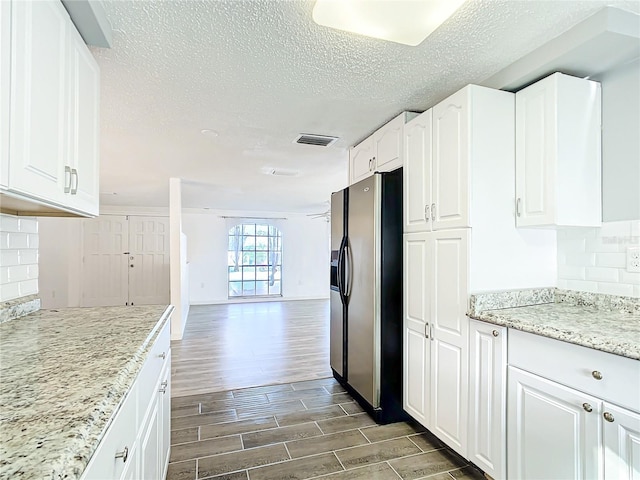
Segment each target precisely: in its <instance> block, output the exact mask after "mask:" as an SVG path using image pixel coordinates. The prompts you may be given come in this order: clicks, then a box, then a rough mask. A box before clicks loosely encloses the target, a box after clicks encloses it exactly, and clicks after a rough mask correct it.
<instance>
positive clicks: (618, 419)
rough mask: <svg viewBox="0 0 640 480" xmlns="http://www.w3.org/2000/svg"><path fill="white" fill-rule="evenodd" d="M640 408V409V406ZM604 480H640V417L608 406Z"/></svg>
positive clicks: (605, 412)
mask: <svg viewBox="0 0 640 480" xmlns="http://www.w3.org/2000/svg"><path fill="white" fill-rule="evenodd" d="M639 407H640V405H639ZM602 418H603V419H604V422H603V425H604V428H603V432H604V478H605V479H608V478H628V479H634V480H637V479H638V478H640V415H639V414H638V413H635V412H632V411H631V410H627V409H626V408H622V407H617V406H615V405H611V404H609V403H605V404H604V407H603V413H602Z"/></svg>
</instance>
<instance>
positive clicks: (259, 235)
mask: <svg viewBox="0 0 640 480" xmlns="http://www.w3.org/2000/svg"><path fill="white" fill-rule="evenodd" d="M227 264H228V268H229V298H232V297H253V296H256V297H257V296H268V295H278V296H281V295H282V279H281V278H282V277H281V273H282V234H281V233H280V230H278V229H277V228H276V227H274V226H272V225H266V224H261V223H243V224H242V225H236V226H235V227H232V228H231V229H230V230H229V250H228V262H227Z"/></svg>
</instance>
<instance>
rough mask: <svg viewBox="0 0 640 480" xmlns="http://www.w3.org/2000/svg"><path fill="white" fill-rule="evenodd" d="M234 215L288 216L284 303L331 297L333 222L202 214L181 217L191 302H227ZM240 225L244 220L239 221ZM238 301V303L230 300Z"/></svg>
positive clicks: (291, 216) (283, 226)
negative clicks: (230, 227) (230, 223)
mask: <svg viewBox="0 0 640 480" xmlns="http://www.w3.org/2000/svg"><path fill="white" fill-rule="evenodd" d="M222 216H233V217H285V218H287V220H279V221H278V227H279V228H280V230H281V232H282V249H283V251H282V299H308V298H328V297H329V248H330V247H329V236H330V224H329V223H327V222H326V221H325V220H324V219H322V218H320V219H311V218H309V217H307V216H306V215H303V214H289V213H284V214H283V213H277V212H270V213H268V214H266V213H265V212H228V211H216V210H203V211H201V213H194V212H193V211H190V212H189V213H183V216H182V227H183V231H184V232H185V233H186V235H187V236H188V238H189V246H188V252H187V260H188V261H189V270H190V280H189V281H190V285H191V286H190V293H189V299H190V302H191V304H210V303H227V302H229V300H228V295H227V245H228V239H227V238H228V237H227V236H228V234H229V232H228V229H227V224H228V222H227V220H226V219H225V218H222ZM238 222H239V223H242V220H238ZM232 301H237V300H232Z"/></svg>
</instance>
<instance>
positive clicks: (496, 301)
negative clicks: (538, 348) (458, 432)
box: [468, 289, 640, 360]
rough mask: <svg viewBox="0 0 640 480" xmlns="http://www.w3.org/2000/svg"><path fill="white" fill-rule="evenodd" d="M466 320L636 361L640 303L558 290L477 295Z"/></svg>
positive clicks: (639, 351)
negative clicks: (511, 329)
mask: <svg viewBox="0 0 640 480" xmlns="http://www.w3.org/2000/svg"><path fill="white" fill-rule="evenodd" d="M468 316H469V317H470V318H473V319H476V320H482V321H485V322H489V323H493V324H495V325H502V326H505V327H509V328H515V329H517V330H522V331H524V332H530V333H535V334H538V335H542V336H545V337H550V338H554V339H556V340H562V341H564V342H569V343H574V344H576V345H582V346H584V347H589V348H594V349H596V350H601V351H603V352H608V353H613V354H616V355H621V356H624V357H628V358H633V359H636V360H640V299H634V298H629V297H616V296H613V295H599V294H592V293H582V292H572V291H567V290H559V289H538V290H520V291H515V292H501V293H492V294H478V295H472V296H471V299H470V307H469V312H468Z"/></svg>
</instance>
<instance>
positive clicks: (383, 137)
mask: <svg viewBox="0 0 640 480" xmlns="http://www.w3.org/2000/svg"><path fill="white" fill-rule="evenodd" d="M404 120H405V115H404V114H402V115H399V116H397V117H396V118H394V119H393V120H391V121H390V122H389V123H387V124H385V125H384V126H383V127H382V128H380V129H379V130H377V131H376V132H375V133H374V134H373V151H374V155H375V156H374V161H373V165H374V166H373V168H374V170H375V171H378V172H390V171H392V170H395V169H396V168H399V167H402V127H403V125H404Z"/></svg>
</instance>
